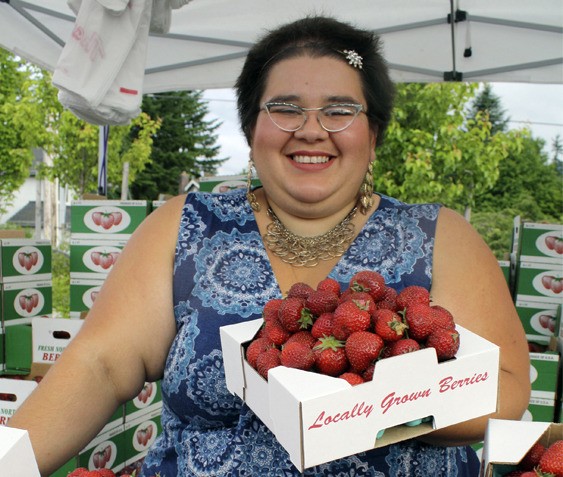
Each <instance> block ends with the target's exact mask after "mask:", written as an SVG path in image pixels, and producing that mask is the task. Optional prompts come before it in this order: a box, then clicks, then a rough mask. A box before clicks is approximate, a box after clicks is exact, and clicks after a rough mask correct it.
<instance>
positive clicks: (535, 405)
mask: <svg viewBox="0 0 563 477" xmlns="http://www.w3.org/2000/svg"><path fill="white" fill-rule="evenodd" d="M554 415H555V401H554V400H553V399H545V398H537V397H531V398H530V402H529V403H528V408H527V409H526V411H525V412H524V416H523V417H522V420H523V421H533V422H553V418H554Z"/></svg>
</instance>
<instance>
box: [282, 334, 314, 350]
mask: <svg viewBox="0 0 563 477" xmlns="http://www.w3.org/2000/svg"><path fill="white" fill-rule="evenodd" d="M289 343H303V344H305V345H307V346H308V347H309V348H312V347H313V346H315V344H316V343H317V337H315V336H313V335H312V334H311V332H310V331H308V330H301V331H297V332H296V333H293V334H292V335H291V336H290V337H289V338H288V339H287V341H286V342H285V345H286V346H287V345H288V344H289Z"/></svg>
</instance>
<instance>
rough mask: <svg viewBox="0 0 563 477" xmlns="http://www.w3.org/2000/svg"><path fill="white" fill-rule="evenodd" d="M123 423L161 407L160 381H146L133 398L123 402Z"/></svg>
mask: <svg viewBox="0 0 563 477" xmlns="http://www.w3.org/2000/svg"><path fill="white" fill-rule="evenodd" d="M124 407H125V423H127V422H129V421H132V420H135V419H137V418H138V417H139V416H141V415H144V414H147V413H150V412H152V411H154V410H155V409H160V408H161V407H162V390H161V382H160V381H154V382H146V383H145V384H144V385H143V389H142V390H141V391H140V392H139V394H138V395H137V396H135V398H134V399H131V400H129V401H127V402H126V403H125V406H124Z"/></svg>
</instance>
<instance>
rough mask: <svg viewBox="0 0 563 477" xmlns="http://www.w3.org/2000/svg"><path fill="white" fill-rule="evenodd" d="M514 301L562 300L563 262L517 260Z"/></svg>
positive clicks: (560, 301)
mask: <svg viewBox="0 0 563 477" xmlns="http://www.w3.org/2000/svg"><path fill="white" fill-rule="evenodd" d="M515 297H516V301H519V300H522V301H540V302H543V303H557V304H558V303H562V302H563V262H562V263H560V264H556V263H551V264H547V263H535V262H522V261H521V262H519V263H518V265H517V268H516V287H515Z"/></svg>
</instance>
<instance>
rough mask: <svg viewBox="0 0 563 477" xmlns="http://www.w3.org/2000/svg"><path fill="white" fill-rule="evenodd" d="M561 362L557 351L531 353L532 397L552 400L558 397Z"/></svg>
mask: <svg viewBox="0 0 563 477" xmlns="http://www.w3.org/2000/svg"><path fill="white" fill-rule="evenodd" d="M559 364H560V358H559V353H557V352H555V351H545V352H544V353H530V382H531V383H532V397H536V398H543V399H552V400H553V399H555V398H556V397H557V383H558V379H559Z"/></svg>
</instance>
